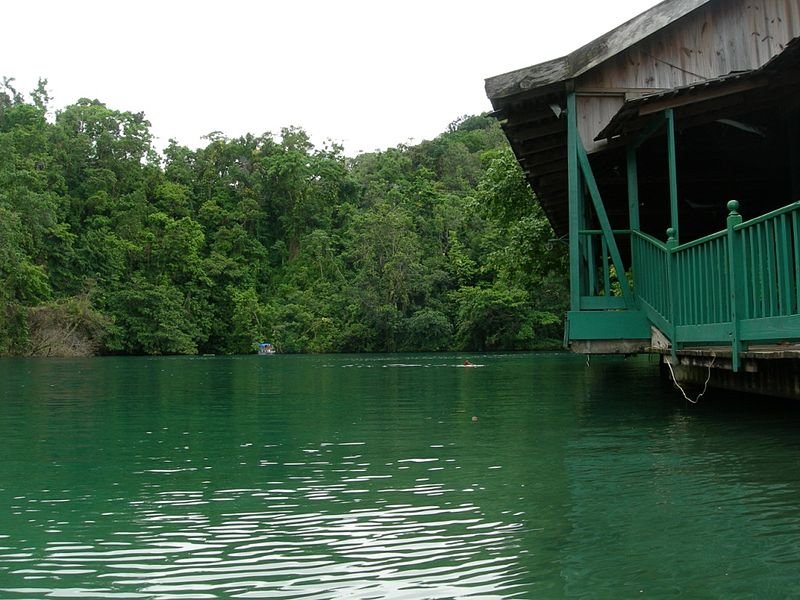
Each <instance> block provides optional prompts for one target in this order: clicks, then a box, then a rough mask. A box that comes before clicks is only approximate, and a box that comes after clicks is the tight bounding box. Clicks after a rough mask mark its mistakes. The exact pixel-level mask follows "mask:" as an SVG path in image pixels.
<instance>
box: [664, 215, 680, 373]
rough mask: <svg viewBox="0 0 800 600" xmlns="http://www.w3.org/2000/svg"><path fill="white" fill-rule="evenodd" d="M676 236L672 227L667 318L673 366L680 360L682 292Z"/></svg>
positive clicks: (669, 248)
mask: <svg viewBox="0 0 800 600" xmlns="http://www.w3.org/2000/svg"><path fill="white" fill-rule="evenodd" d="M676 234H677V232H676V231H675V229H673V228H672V227H670V228H669V229H667V289H668V290H669V292H668V293H669V304H668V312H669V314H667V315H665V316H666V317H667V322H668V323H669V325H670V329H671V331H670V332H669V336H670V338H671V339H670V342H671V346H672V362H673V364H675V363H676V362H677V359H678V354H677V352H678V302H679V298H680V295H679V294H680V290H679V289H678V281H679V280H680V276H679V273H678V265H677V264H676V263H677V260H678V259H677V257H676V256H675V248H677V247H678V240H677V239H676V238H675V235H676Z"/></svg>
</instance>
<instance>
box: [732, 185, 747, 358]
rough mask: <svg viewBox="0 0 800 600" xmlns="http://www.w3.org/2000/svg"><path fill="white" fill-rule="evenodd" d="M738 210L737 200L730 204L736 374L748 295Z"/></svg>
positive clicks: (733, 346) (733, 345)
mask: <svg viewBox="0 0 800 600" xmlns="http://www.w3.org/2000/svg"><path fill="white" fill-rule="evenodd" d="M738 210H739V203H738V202H737V201H736V200H731V201H730V202H728V211H729V213H728V282H729V284H728V285H729V286H730V300H731V368H732V369H733V372H734V373H737V372H738V371H739V367H740V366H741V359H740V357H739V352H740V351H741V349H742V339H741V331H740V326H739V322H740V320H741V318H742V316H743V306H744V296H745V293H746V292H745V284H744V272H743V266H744V260H743V256H742V245H741V244H740V243H739V238H738V237H737V236H736V226H737V225H739V224H741V222H742V215H740V214H739V212H738Z"/></svg>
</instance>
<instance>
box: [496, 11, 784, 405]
mask: <svg viewBox="0 0 800 600" xmlns="http://www.w3.org/2000/svg"><path fill="white" fill-rule="evenodd" d="M486 91H487V95H488V96H489V99H490V100H491V102H492V105H493V107H494V109H495V114H496V115H497V117H498V118H499V119H500V120H501V123H502V126H503V129H504V131H505V133H506V135H507V137H508V139H509V141H510V143H511V146H512V148H513V150H514V152H515V154H516V156H517V159H518V160H519V163H520V165H521V166H522V168H523V170H524V172H525V174H526V177H527V178H528V181H529V182H530V184H531V187H532V188H533V190H534V191H535V193H536V195H537V197H538V198H539V201H540V202H541V203H542V206H543V208H544V210H545V213H546V214H547V216H548V218H549V219H550V222H551V223H552V225H553V228H554V229H555V231H556V233H557V235H559V236H560V237H562V238H563V239H564V240H565V241H568V243H569V246H570V277H571V309H570V312H569V314H568V316H567V328H566V332H565V342H566V344H567V346H568V347H569V348H571V349H572V350H573V351H576V352H583V353H631V352H660V353H662V354H663V356H664V361H665V363H669V364H670V366H671V368H672V369H673V370H674V371H675V372H676V374H677V376H678V379H679V380H681V379H682V380H684V381H691V380H693V379H698V380H700V381H701V382H702V380H703V379H705V377H706V371H708V373H711V374H712V380H711V382H712V385H714V384H716V385H719V386H723V387H730V388H736V389H741V390H746V391H756V392H764V393H769V394H774V395H782V396H788V397H793V398H800V368H799V367H798V365H800V202H798V200H800V0H666V1H664V2H661V3H660V4H658V5H657V6H655V7H653V8H652V9H650V10H648V11H647V12H645V13H643V14H641V15H639V16H638V17H635V18H633V19H631V20H630V21H628V22H627V23H624V24H623V25H620V26H619V27H617V28H616V29H614V30H613V31H611V32H609V33H607V34H606V35H604V36H602V37H600V38H598V39H597V40H594V41H593V42H590V43H589V44H587V45H586V46H583V47H582V48H579V49H577V50H575V51H574V52H572V53H571V54H569V55H568V56H565V57H562V58H558V59H555V60H551V61H548V62H546V63H542V64H539V65H534V66H531V67H527V68H524V69H520V70H517V71H513V72H511V73H506V74H504V75H498V76H496V77H492V78H490V79H488V80H487V81H486ZM623 274H625V276H623ZM709 367H711V368H710V369H709ZM778 381H779V382H780V383H777V382H778Z"/></svg>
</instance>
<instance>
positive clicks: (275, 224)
mask: <svg viewBox="0 0 800 600" xmlns="http://www.w3.org/2000/svg"><path fill="white" fill-rule="evenodd" d="M48 102H49V95H48V93H47V89H46V81H42V82H40V84H39V86H37V89H36V90H34V91H33V92H32V93H31V94H30V100H26V98H25V97H24V96H23V95H22V94H20V93H19V92H18V91H17V90H16V89H14V87H13V80H10V79H8V78H4V79H3V83H2V86H0V354H39V355H64V354H87V353H106V354H108V353H116V354H194V353H248V352H253V351H254V349H255V347H256V345H257V343H258V342H260V341H263V340H269V341H270V342H272V343H273V344H274V345H275V347H276V348H278V350H279V351H281V352H365V351H369V352H383V351H438V350H456V349H466V350H501V349H536V348H544V347H552V346H553V345H558V343H559V342H558V338H559V337H560V332H561V326H562V320H563V314H564V312H565V310H566V276H565V272H566V269H565V253H564V249H563V247H562V245H559V244H557V243H555V242H554V241H553V233H552V231H551V230H550V227H549V224H548V222H547V220H546V218H545V217H544V215H543V213H542V210H541V208H540V206H539V204H538V202H536V200H535V198H534V196H533V195H532V193H531V191H530V189H529V188H528V186H527V185H526V183H525V180H524V177H523V176H522V173H521V171H520V169H519V167H518V165H517V163H516V161H515V160H514V157H513V154H512V153H511V151H510V149H509V148H508V146H507V143H506V141H505V138H504V136H503V134H502V131H501V130H500V128H499V126H498V124H497V123H496V122H495V120H494V119H492V118H490V117H488V116H486V115H477V116H465V117H462V118H460V119H457V120H455V121H454V122H453V123H451V124H450V125H449V127H448V128H447V130H446V131H444V132H443V133H442V134H441V135H439V136H438V137H436V138H435V139H433V140H429V141H425V142H422V143H420V144H418V145H414V146H405V145H401V146H398V147H396V148H390V149H388V150H385V151H382V152H372V153H367V154H361V155H358V156H356V157H354V158H350V157H347V156H345V155H344V153H343V151H342V148H341V147H339V146H337V145H336V144H332V143H329V144H326V145H324V146H323V147H322V148H317V147H315V146H314V144H312V142H311V140H310V138H309V136H308V135H307V133H306V132H305V131H303V130H302V129H300V128H295V127H289V128H286V129H283V130H282V131H281V132H279V133H278V134H275V135H273V134H270V133H265V134H262V135H250V134H248V135H245V136H243V137H239V138H234V139H231V138H227V137H225V136H224V135H223V134H220V133H219V132H215V133H213V134H209V136H208V138H207V139H208V143H207V145H206V146H205V147H204V148H198V149H190V148H187V147H184V146H181V145H179V144H177V143H175V142H171V143H170V144H169V145H168V146H167V148H166V149H165V150H164V151H163V153H161V154H159V153H158V152H156V151H155V149H154V147H153V140H152V136H151V134H150V124H149V122H148V121H147V119H146V118H145V116H144V115H143V114H142V113H136V112H126V111H119V110H115V109H112V108H109V107H108V106H106V105H105V104H104V103H102V102H100V101H98V100H90V99H81V100H79V101H78V102H76V103H75V104H72V105H70V106H68V107H66V108H64V109H63V110H60V111H58V112H57V113H56V114H55V115H54V116H50V117H48Z"/></svg>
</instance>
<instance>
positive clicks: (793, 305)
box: [631, 201, 800, 370]
mask: <svg viewBox="0 0 800 600" xmlns="http://www.w3.org/2000/svg"><path fill="white" fill-rule="evenodd" d="M738 208H739V205H738V203H737V202H736V201H731V202H729V203H728V209H729V211H730V214H729V216H728V223H727V225H728V226H727V228H726V229H725V230H723V231H720V232H718V233H715V234H713V235H709V236H706V237H704V238H700V239H698V240H694V241H692V242H689V243H686V244H681V245H678V244H677V242H676V241H675V240H674V230H672V229H670V230H668V231H667V234H668V236H669V239H668V240H667V242H666V243H663V242H660V241H659V240H657V239H655V238H654V237H652V236H650V235H647V234H645V233H642V232H639V231H633V232H632V233H631V251H632V255H633V260H632V264H633V275H634V282H635V295H636V300H637V303H638V305H639V307H640V308H641V309H642V310H643V311H644V312H645V314H646V315H647V317H648V319H649V320H650V321H651V322H652V323H653V324H654V325H655V326H656V327H658V328H659V329H660V330H661V332H662V333H663V334H664V335H665V336H666V337H667V338H668V339H669V341H670V343H671V344H672V351H673V353H674V352H675V351H676V350H678V349H680V348H681V347H684V346H687V345H709V346H712V345H723V344H724V345H726V346H728V345H729V346H730V347H731V349H732V365H733V369H734V370H738V369H739V366H740V357H739V353H740V352H741V351H743V350H744V349H746V348H747V346H748V344H751V343H755V342H775V341H783V340H787V341H788V340H792V341H795V340H798V339H800V202H795V203H793V204H790V205H788V206H785V207H783V208H781V209H778V210H775V211H772V212H770V213H768V214H765V215H763V216H761V217H758V218H756V219H752V220H750V221H747V222H744V223H743V222H742V217H741V216H740V215H739V213H738V212H737V211H738Z"/></svg>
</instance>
